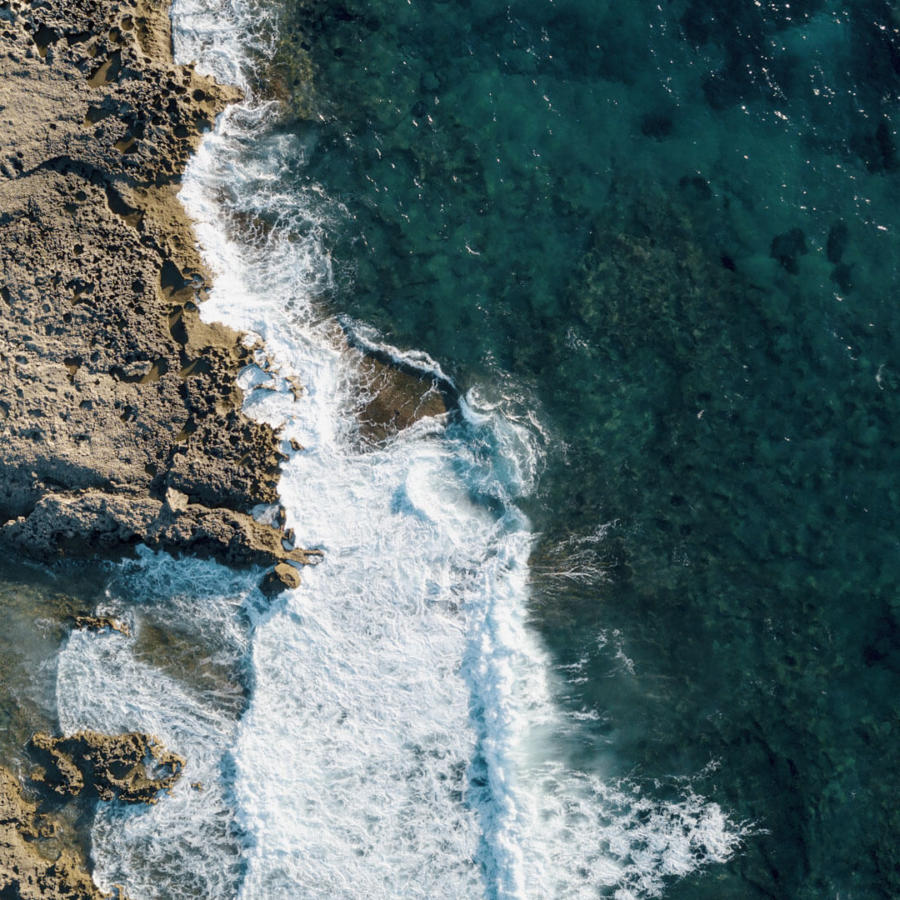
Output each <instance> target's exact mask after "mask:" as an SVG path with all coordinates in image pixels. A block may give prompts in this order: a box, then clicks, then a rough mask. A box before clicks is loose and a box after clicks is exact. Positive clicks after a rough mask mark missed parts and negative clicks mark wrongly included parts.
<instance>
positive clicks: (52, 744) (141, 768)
mask: <svg viewBox="0 0 900 900" xmlns="http://www.w3.org/2000/svg"><path fill="white" fill-rule="evenodd" d="M30 749H31V751H32V753H33V755H34V756H35V757H36V758H37V759H38V761H39V762H40V763H41V765H42V767H43V771H42V772H39V773H37V774H35V775H33V776H32V780H34V781H38V782H41V783H43V784H45V785H47V786H48V787H49V788H50V789H51V790H53V791H55V792H56V793H57V794H59V795H60V796H68V797H75V796H79V795H81V796H87V797H88V798H90V797H99V798H100V799H101V800H112V799H113V798H117V799H119V800H123V801H125V802H126V803H156V801H157V798H158V795H159V793H160V791H164V790H168V789H169V788H171V787H172V786H173V785H174V784H175V782H177V781H178V779H179V778H180V777H181V771H182V769H183V768H184V763H185V760H184V758H183V757H181V756H179V755H178V754H177V753H172V752H171V751H169V750H166V749H165V747H163V745H162V744H161V743H160V742H159V741H158V740H157V739H156V738H155V737H153V736H152V735H148V734H142V733H140V732H128V733H126V734H117V735H107V734H100V733H99V732H96V731H79V732H78V733H77V734H73V735H71V736H69V737H52V736H51V735H49V734H36V735H34V737H33V738H32V739H31V745H30Z"/></svg>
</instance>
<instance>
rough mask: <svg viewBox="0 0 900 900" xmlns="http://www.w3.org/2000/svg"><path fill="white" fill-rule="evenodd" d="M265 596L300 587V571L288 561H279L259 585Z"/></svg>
mask: <svg viewBox="0 0 900 900" xmlns="http://www.w3.org/2000/svg"><path fill="white" fill-rule="evenodd" d="M259 587H260V590H261V591H262V592H263V593H264V594H265V595H266V596H269V597H271V596H273V595H274V594H278V593H280V592H281V591H283V590H285V589H287V590H293V589H294V588H297V587H300V573H299V572H298V571H297V570H296V569H295V568H294V567H293V566H292V565H290V564H289V563H279V564H278V565H277V566H275V568H274V569H273V570H272V571H271V572H269V574H268V575H266V577H265V578H264V579H263V581H262V584H261V585H260V586H259Z"/></svg>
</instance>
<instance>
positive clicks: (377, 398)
mask: <svg viewBox="0 0 900 900" xmlns="http://www.w3.org/2000/svg"><path fill="white" fill-rule="evenodd" d="M360 368H361V372H362V377H363V379H364V383H365V388H366V390H367V391H368V393H369V396H370V399H369V401H368V402H367V403H366V404H365V406H364V407H363V408H362V410H361V411H360V414H359V422H360V434H361V435H362V436H363V437H364V438H365V439H366V440H368V441H371V442H373V443H376V442H380V441H383V440H385V439H387V438H389V437H391V436H392V435H394V434H397V432H399V431H402V430H403V429H404V428H408V427H409V426H410V425H412V424H413V423H415V422H418V421H419V420H420V419H422V418H424V417H426V416H442V415H444V413H446V412H447V403H446V400H445V398H444V395H443V393H442V392H441V390H440V387H439V385H438V384H437V382H436V381H435V380H434V379H432V378H430V377H428V376H425V375H418V374H414V373H412V372H408V371H404V370H403V369H401V368H399V367H397V366H393V365H390V364H389V363H387V362H384V361H382V360H379V359H376V358H375V357H373V356H365V357H363V359H362V362H361V366H360Z"/></svg>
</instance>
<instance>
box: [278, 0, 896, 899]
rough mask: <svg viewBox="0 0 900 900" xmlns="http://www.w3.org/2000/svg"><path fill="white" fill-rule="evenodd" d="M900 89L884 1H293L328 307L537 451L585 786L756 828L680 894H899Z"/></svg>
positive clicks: (547, 579) (555, 643)
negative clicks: (678, 797)
mask: <svg viewBox="0 0 900 900" xmlns="http://www.w3.org/2000/svg"><path fill="white" fill-rule="evenodd" d="M307 68H311V70H312V73H313V82H312V89H311V90H310V88H309V86H308V85H307V84H306V83H303V82H302V81H301V79H302V76H303V74H304V73H305V72H306V71H307ZM898 76H900V17H898V14H897V12H896V8H895V6H893V5H892V4H889V3H881V2H878V3H858V4H854V5H853V6H852V7H851V6H849V5H847V6H844V5H841V4H836V3H828V2H816V0H803V2H795V3H791V4H786V3H758V4H749V3H737V2H733V3H727V2H717V3H711V2H704V0H694V2H681V3H672V4H660V5H657V4H654V3H645V2H634V3H628V4H623V3H603V2H591V3H588V2H586V0H562V2H555V3H551V2H529V3H513V4H508V5H503V6H498V5H497V4H493V3H487V2H478V0H475V2H462V0H447V2H415V3H405V4H396V3H390V4H388V3H384V2H367V3H361V2H357V0H347V2H343V3H331V2H319V3H313V4H304V5H302V6H298V5H296V4H289V5H288V6H287V7H286V8H285V14H284V17H283V21H282V27H281V45H280V48H279V50H278V53H277V54H276V57H275V63H274V69H273V77H274V80H275V82H277V83H278V84H279V85H280V86H281V88H282V89H283V88H284V87H285V86H288V87H289V86H290V85H291V84H292V83H294V82H296V91H295V95H294V97H295V99H296V101H297V103H296V104H295V109H296V112H297V115H296V116H295V117H294V118H292V119H291V121H289V122H285V123H284V125H283V130H284V131H285V132H290V133H292V134H295V135H298V136H299V137H300V138H301V140H302V141H303V145H304V147H305V156H304V158H303V159H302V160H301V159H298V161H297V166H296V170H295V171H294V172H293V173H292V178H293V179H294V181H295V185H296V187H297V188H300V189H306V190H312V188H313V186H315V185H322V186H324V188H325V190H327V191H328V193H329V195H330V196H331V197H333V198H336V199H338V200H339V201H340V202H341V203H342V204H343V209H344V212H343V215H342V216H341V217H339V220H338V221H335V220H334V219H333V218H332V219H331V220H330V222H329V223H328V225H327V227H328V229H329V230H328V234H327V236H326V242H327V244H328V248H329V250H330V253H331V260H332V264H333V266H334V271H335V273H336V286H335V288H334V290H333V292H332V295H331V297H330V302H331V303H332V306H333V308H335V309H336V310H339V311H342V312H349V313H350V314H352V315H353V316H355V317H357V318H359V319H361V320H364V321H368V322H372V323H374V324H375V325H377V326H378V327H379V328H380V329H381V331H382V332H383V333H384V334H385V335H386V336H387V338H388V339H389V340H390V341H391V342H392V343H394V344H396V345H398V346H400V347H411V348H421V349H424V350H426V351H427V352H428V353H430V354H431V355H432V356H433V357H434V358H436V359H438V360H440V362H441V365H442V366H443V367H444V369H445V370H446V371H448V372H449V373H450V374H451V375H452V376H453V377H454V378H455V379H456V380H457V382H458V383H459V384H460V385H461V387H463V389H467V388H469V387H473V386H475V387H477V389H478V391H479V393H480V394H481V395H482V396H483V397H487V398H488V399H492V400H494V401H496V402H499V403H500V404H501V405H502V406H504V407H505V408H506V409H507V411H508V412H509V414H510V415H512V416H514V417H515V416H519V417H521V418H522V419H523V421H524V420H525V419H526V418H527V415H528V413H529V412H531V413H534V414H535V416H536V418H535V419H534V422H538V423H540V428H541V429H542V437H541V440H542V441H543V444H544V447H545V450H546V465H545V469H544V471H543V474H542V477H541V480H540V485H539V488H538V490H537V492H536V494H535V495H534V496H532V497H531V498H529V499H528V500H527V501H526V505H527V511H528V513H529V515H530V517H531V519H532V521H533V523H534V525H535V527H536V528H537V529H538V530H539V531H540V533H541V538H540V540H539V542H538V546H537V548H536V550H535V552H534V554H533V557H532V572H533V581H534V584H533V591H532V594H533V607H532V610H531V612H532V617H533V620H534V623H535V624H536V626H537V628H538V629H539V631H540V633H541V634H542V636H543V637H544V639H545V641H546V643H547V645H548V646H549V647H550V649H551V651H552V653H553V657H554V660H555V662H556V665H557V668H558V672H559V673H560V675H561V676H562V677H563V679H564V682H565V684H564V696H562V697H561V698H560V701H561V702H563V703H564V704H565V705H566V706H567V707H568V708H569V709H570V710H571V711H573V712H574V713H577V714H579V715H580V716H581V717H582V718H583V720H584V722H585V725H584V727H583V728H582V729H580V730H579V732H578V737H577V739H576V738H572V739H571V740H570V741H569V744H570V746H569V747H568V749H567V753H568V755H569V763H570V764H571V765H573V766H578V765H582V766H583V767H584V768H585V769H586V770H594V769H596V768H597V767H598V766H602V767H603V768H604V769H605V771H607V772H609V773H610V774H612V775H617V774H618V775H625V774H628V775H629V776H630V777H631V778H632V779H634V780H636V781H638V782H640V781H641V780H643V781H645V782H646V783H647V784H648V785H653V786H654V788H655V789H656V790H657V791H659V792H660V796H664V794H665V791H666V790H667V789H668V788H671V789H672V790H675V787H676V786H677V785H678V784H679V783H681V782H680V781H679V779H685V778H690V779H691V785H692V788H693V789H695V790H696V791H698V792H699V793H701V794H702V795H703V796H706V797H709V798H711V799H714V800H716V801H718V802H719V803H721V804H722V806H723V807H724V808H725V809H726V810H727V811H728V812H729V814H730V815H731V816H732V817H733V818H734V819H735V820H737V821H746V822H750V823H753V825H754V826H755V828H754V832H753V834H752V835H751V836H750V837H748V838H747V839H746V841H745V844H744V847H743V849H742V851H741V852H740V853H739V854H737V855H736V856H735V857H734V858H733V859H732V860H731V861H730V862H729V863H727V864H726V865H724V866H721V867H716V868H713V869H709V870H704V872H702V873H701V874H695V875H692V876H689V877H688V878H686V879H684V880H682V881H680V882H673V883H671V885H670V887H669V889H668V892H667V896H670V897H685V898H697V897H710V898H712V897H715V898H723V897H734V898H747V897H785V898H819V897H842V898H847V897H854V898H863V897H865V898H868V897H881V896H884V897H890V896H896V895H897V894H898V893H900V855H898V852H897V849H896V836H897V833H898V828H900V815H898V813H897V811H896V810H897V807H896V797H897V795H898V787H900V784H898V777H900V765H898V763H900V760H898V752H897V749H896V747H897V729H898V727H900V706H898V700H897V697H898V674H900V621H898V617H900V601H898V596H900V594H898V576H900V558H898V541H897V530H896V528H897V510H898V490H900V489H898V486H897V476H896V472H895V469H896V464H897V431H896V422H897V413H898V399H900V397H898V388H900V371H898V363H897V349H898V347H897V342H898V338H900V335H898V328H900V314H898V312H897V308H896V299H897V287H898V278H897V271H896V269H897V260H898V255H897V224H898V223H897V216H896V209H897V208H898V207H897V202H898V184H900V183H898V178H897V171H898V167H900V157H898V155H897V150H896V135H895V125H894V122H895V121H896V116H897V112H898V110H897V99H898V86H900V78H898ZM667 786H668V787H667Z"/></svg>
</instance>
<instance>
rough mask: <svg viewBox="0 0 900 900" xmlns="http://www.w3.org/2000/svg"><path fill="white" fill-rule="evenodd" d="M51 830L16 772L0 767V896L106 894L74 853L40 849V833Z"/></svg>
mask: <svg viewBox="0 0 900 900" xmlns="http://www.w3.org/2000/svg"><path fill="white" fill-rule="evenodd" d="M53 832H54V828H53V826H52V824H50V822H49V820H47V819H43V820H42V819H41V817H39V816H38V814H37V808H36V806H35V804H34V803H31V802H30V801H29V800H26V799H25V797H24V796H23V795H22V791H21V790H20V788H19V784H18V781H17V780H16V778H15V776H14V775H13V774H12V773H11V772H9V771H8V770H6V769H4V768H0V897H9V898H21V900H57V898H63V897H65V898H67V900H99V898H102V897H104V896H106V895H104V894H102V893H101V892H100V891H99V890H98V889H97V887H96V886H95V885H94V883H93V881H92V880H91V877H90V875H89V874H88V872H87V869H86V865H85V863H84V861H82V860H79V859H78V858H77V857H76V855H75V854H74V853H72V852H70V851H67V850H63V851H61V852H60V851H56V852H52V851H51V850H49V849H46V850H45V849H44V846H43V844H42V841H41V839H42V838H47V837H50V836H52V834H53ZM42 850H43V853H42Z"/></svg>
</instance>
